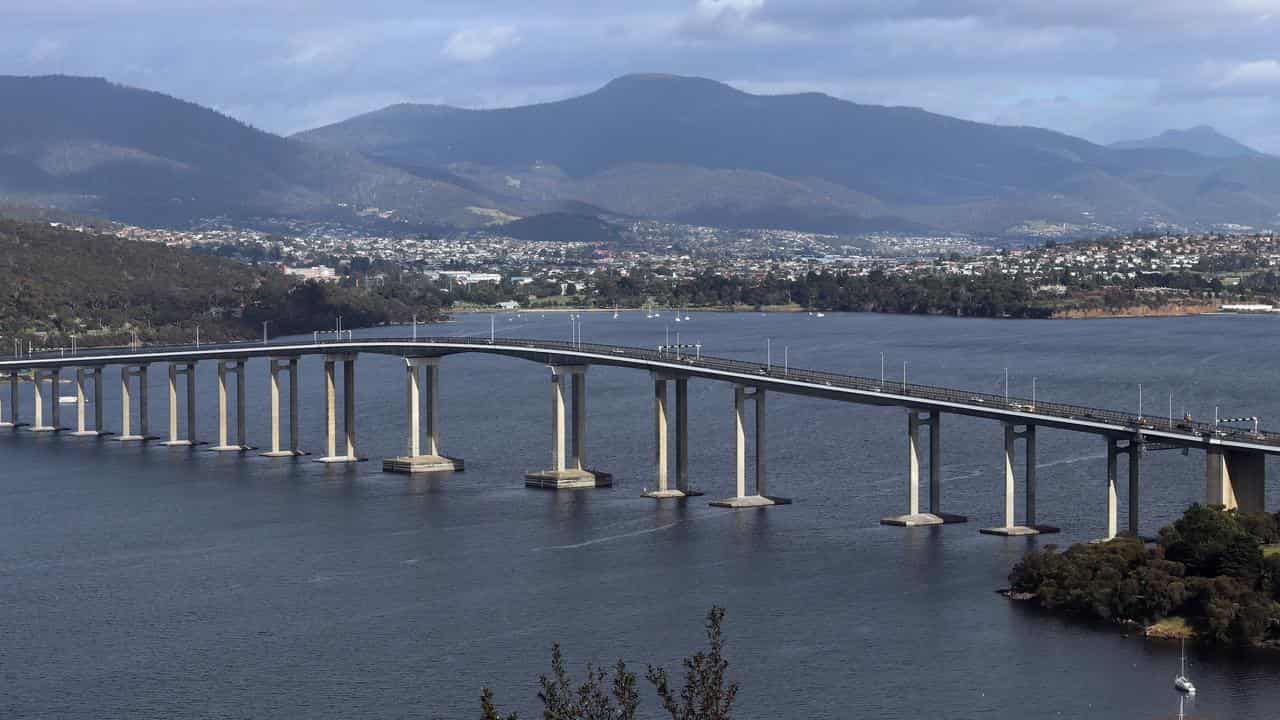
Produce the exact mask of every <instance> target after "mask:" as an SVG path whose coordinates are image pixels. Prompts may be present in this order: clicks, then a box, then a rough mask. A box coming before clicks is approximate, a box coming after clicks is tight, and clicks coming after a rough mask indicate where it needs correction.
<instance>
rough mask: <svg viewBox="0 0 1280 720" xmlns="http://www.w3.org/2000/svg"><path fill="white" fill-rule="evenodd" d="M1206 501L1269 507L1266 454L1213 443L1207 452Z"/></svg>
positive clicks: (1248, 508) (1237, 507)
mask: <svg viewBox="0 0 1280 720" xmlns="http://www.w3.org/2000/svg"><path fill="white" fill-rule="evenodd" d="M1205 461H1206V462H1205V503H1206V504H1208V505H1222V506H1224V507H1226V508H1227V509H1228V510H1239V511H1240V512H1263V511H1265V510H1266V502H1265V500H1266V492H1265V491H1266V476H1267V463H1266V456H1265V455H1263V454H1262V453H1258V452H1248V451H1240V450H1224V449H1222V448H1219V447H1213V446H1211V447H1210V448H1209V450H1208V451H1207V452H1206V453H1205Z"/></svg>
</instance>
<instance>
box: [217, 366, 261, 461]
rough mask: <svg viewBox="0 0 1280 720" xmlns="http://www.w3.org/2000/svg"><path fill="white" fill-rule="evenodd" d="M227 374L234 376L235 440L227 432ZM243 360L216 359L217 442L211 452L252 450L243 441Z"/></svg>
mask: <svg viewBox="0 0 1280 720" xmlns="http://www.w3.org/2000/svg"><path fill="white" fill-rule="evenodd" d="M227 375H235V376H236V442H235V444H232V443H231V442H230V437H229V435H228V434H227ZM244 395H245V387H244V360H219V361H218V444H217V445H215V446H213V447H211V448H209V450H210V451H211V452H244V451H245V450H252V449H253V448H251V447H249V446H248V445H247V444H246V442H245V428H244V420H245V417H244Z"/></svg>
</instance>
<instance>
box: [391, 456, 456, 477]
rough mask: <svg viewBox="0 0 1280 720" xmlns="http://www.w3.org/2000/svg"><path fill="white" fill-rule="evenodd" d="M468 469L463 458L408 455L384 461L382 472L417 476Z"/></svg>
mask: <svg viewBox="0 0 1280 720" xmlns="http://www.w3.org/2000/svg"><path fill="white" fill-rule="evenodd" d="M464 469H466V463H464V462H463V461H462V458H451V457H448V456H447V455H411V456H410V455H406V456H402V457H393V458H387V459H385V460H383V461H382V471H383V472H390V473H404V474H406V475H416V474H418V473H433V472H458V471H461V470H464Z"/></svg>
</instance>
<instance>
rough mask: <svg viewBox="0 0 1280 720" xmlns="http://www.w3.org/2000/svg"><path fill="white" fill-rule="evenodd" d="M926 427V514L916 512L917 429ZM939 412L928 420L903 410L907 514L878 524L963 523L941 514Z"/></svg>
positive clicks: (917, 472)
mask: <svg viewBox="0 0 1280 720" xmlns="http://www.w3.org/2000/svg"><path fill="white" fill-rule="evenodd" d="M921 427H928V428H929V512H927V513H922V512H920V428H921ZM941 433H942V413H941V412H939V411H937V410H931V411H929V413H928V417H925V413H923V412H920V411H918V410H907V514H905V515H896V516H893V517H886V518H881V520H880V524H881V525H897V526H900V527H916V526H920V525H942V524H943V523H962V522H967V521H968V518H966V517H965V516H963V515H952V514H950V513H944V512H942V435H941Z"/></svg>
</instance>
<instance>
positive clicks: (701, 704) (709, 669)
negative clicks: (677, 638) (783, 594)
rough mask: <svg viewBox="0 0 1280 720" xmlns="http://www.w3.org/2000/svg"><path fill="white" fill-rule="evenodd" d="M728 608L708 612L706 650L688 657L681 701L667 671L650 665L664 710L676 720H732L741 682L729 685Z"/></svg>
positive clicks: (653, 680) (713, 608)
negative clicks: (725, 625)
mask: <svg viewBox="0 0 1280 720" xmlns="http://www.w3.org/2000/svg"><path fill="white" fill-rule="evenodd" d="M723 622H724V608H722V607H719V606H713V607H712V608H711V610H710V611H709V612H708V613H707V644H708V646H709V647H708V649H707V651H706V652H702V651H699V652H698V653H696V654H694V655H693V656H692V657H687V658H685V659H684V663H683V664H684V668H685V684H684V688H682V689H681V690H680V695H679V700H677V699H676V695H675V693H674V692H673V691H672V689H671V685H670V682H669V680H668V678H667V671H666V670H664V669H662V668H659V667H654V666H652V665H650V666H649V671H648V679H649V682H651V683H653V686H654V688H655V689H656V690H657V692H658V699H659V700H661V701H662V709H663V710H666V711H667V713H668V714H669V715H670V716H671V718H672V720H731V718H732V715H731V713H732V710H733V701H734V699H735V698H736V697H737V695H738V684H737V683H729V684H728V685H726V684H725V679H726V671H727V670H728V669H729V661H728V660H725V659H724V638H723V636H722V635H721V624H722V623H723Z"/></svg>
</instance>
